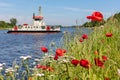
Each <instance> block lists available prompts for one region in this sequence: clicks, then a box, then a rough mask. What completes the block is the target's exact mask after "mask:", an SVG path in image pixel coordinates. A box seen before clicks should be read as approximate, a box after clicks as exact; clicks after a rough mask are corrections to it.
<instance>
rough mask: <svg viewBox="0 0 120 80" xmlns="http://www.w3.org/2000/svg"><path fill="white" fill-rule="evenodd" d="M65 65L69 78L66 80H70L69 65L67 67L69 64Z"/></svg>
mask: <svg viewBox="0 0 120 80" xmlns="http://www.w3.org/2000/svg"><path fill="white" fill-rule="evenodd" d="M65 65H66V72H67V76H68V77H67V78H66V80H69V79H70V75H69V69H68V65H67V63H65Z"/></svg>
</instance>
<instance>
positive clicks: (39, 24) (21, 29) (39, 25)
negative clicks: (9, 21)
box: [7, 7, 61, 33]
mask: <svg viewBox="0 0 120 80" xmlns="http://www.w3.org/2000/svg"><path fill="white" fill-rule="evenodd" d="M43 19H44V17H43V16H42V14H41V7H39V15H37V16H35V14H34V13H33V25H28V24H23V25H20V26H14V27H13V28H12V29H9V30H8V32H7V33H54V32H55V33H56V32H61V30H60V26H51V25H45V23H44V20H43Z"/></svg>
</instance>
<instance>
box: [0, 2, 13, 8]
mask: <svg viewBox="0 0 120 80" xmlns="http://www.w3.org/2000/svg"><path fill="white" fill-rule="evenodd" d="M11 6H12V4H10V3H5V2H0V7H11Z"/></svg>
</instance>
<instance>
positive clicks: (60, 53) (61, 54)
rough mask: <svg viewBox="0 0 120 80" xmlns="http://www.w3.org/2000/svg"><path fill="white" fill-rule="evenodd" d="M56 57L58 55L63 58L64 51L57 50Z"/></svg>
mask: <svg viewBox="0 0 120 80" xmlns="http://www.w3.org/2000/svg"><path fill="white" fill-rule="evenodd" d="M56 55H58V56H63V55H64V53H63V50H62V49H59V48H58V49H56Z"/></svg>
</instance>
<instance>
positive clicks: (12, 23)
mask: <svg viewBox="0 0 120 80" xmlns="http://www.w3.org/2000/svg"><path fill="white" fill-rule="evenodd" d="M10 23H11V25H12V26H15V25H16V23H17V19H16V18H11V19H10Z"/></svg>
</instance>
